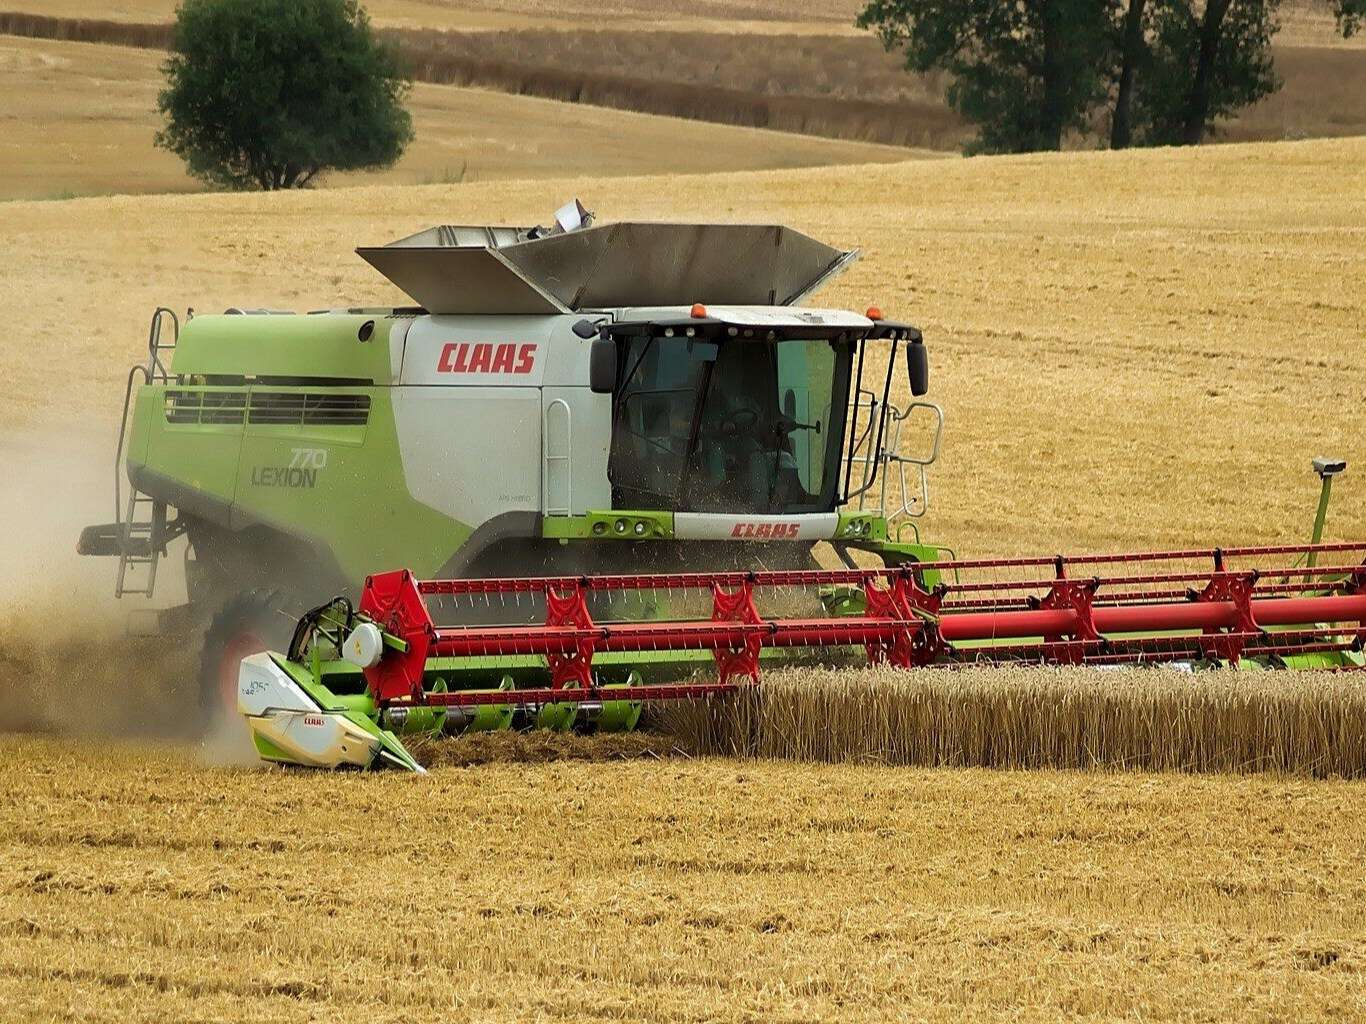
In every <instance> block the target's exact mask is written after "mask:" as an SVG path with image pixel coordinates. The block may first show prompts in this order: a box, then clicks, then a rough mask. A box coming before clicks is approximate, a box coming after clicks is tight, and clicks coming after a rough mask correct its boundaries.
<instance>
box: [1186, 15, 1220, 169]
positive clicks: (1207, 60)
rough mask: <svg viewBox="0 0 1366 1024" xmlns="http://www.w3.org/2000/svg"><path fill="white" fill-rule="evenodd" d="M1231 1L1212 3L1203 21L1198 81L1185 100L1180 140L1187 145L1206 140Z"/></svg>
mask: <svg viewBox="0 0 1366 1024" xmlns="http://www.w3.org/2000/svg"><path fill="white" fill-rule="evenodd" d="M1231 2H1232V0H1209V2H1208V3H1207V4H1206V5H1205V17H1204V19H1203V20H1202V21H1201V22H1200V57H1199V63H1197V64H1196V66H1195V78H1194V79H1193V80H1192V81H1191V91H1190V95H1189V97H1187V100H1186V116H1185V119H1184V123H1183V124H1182V126H1181V141H1182V142H1183V143H1184V144H1185V145H1187V146H1198V145H1199V144H1200V142H1201V140H1202V139H1204V137H1205V124H1206V122H1207V121H1208V120H1209V105H1210V96H1211V94H1212V92H1213V90H1214V62H1215V60H1216V59H1217V58H1218V56H1219V43H1220V42H1221V41H1222V37H1223V34H1224V15H1226V14H1227V13H1228V9H1229V5H1230V3H1231Z"/></svg>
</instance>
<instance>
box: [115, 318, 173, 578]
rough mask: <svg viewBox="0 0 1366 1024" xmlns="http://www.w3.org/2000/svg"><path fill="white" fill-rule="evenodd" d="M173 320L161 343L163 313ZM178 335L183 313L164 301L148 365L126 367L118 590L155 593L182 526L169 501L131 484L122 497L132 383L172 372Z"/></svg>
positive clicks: (118, 460) (118, 467)
mask: <svg viewBox="0 0 1366 1024" xmlns="http://www.w3.org/2000/svg"><path fill="white" fill-rule="evenodd" d="M167 317H169V318H170V320H171V331H172V336H171V341H170V343H169V344H163V342H162V340H161V325H162V323H163V321H164V319H165V318H167ZM179 340H180V318H179V317H177V316H176V314H175V312H174V311H173V310H170V309H167V308H166V307H165V306H159V307H157V310H156V312H154V313H153V314H152V324H151V326H150V327H149V328H148V331H147V365H146V366H143V365H141V364H139V365H137V366H134V367H133V368H132V369H131V370H130V371H129V372H128V386H127V388H126V389H125V391H124V394H123V419H122V420H121V421H120V424H119V443H118V448H117V449H116V450H115V452H114V514H115V515H117V516H119V517H120V518H119V519H118V522H117V524H116V525H117V529H118V546H119V571H118V576H117V577H116V578H115V580H114V596H115V597H123V596H124V595H125V594H140V595H142V596H144V597H151V596H152V592H153V590H155V589H156V581H157V563H158V562H159V561H160V559H161V556H162V554H164V553H165V551H166V542H167V541H169V540H171V539H172V538H173V537H174V536H176V535H178V534H179V532H180V531H179V530H175V531H172V532H170V533H168V531H167V529H166V503H165V502H164V501H158V500H156V499H155V498H152V497H150V496H149V495H146V494H143V493H141V492H140V491H139V490H138V489H137V488H136V487H134V486H132V484H129V488H128V502H127V504H126V505H123V504H122V503H121V502H120V492H121V490H122V481H123V476H122V473H123V465H122V462H123V445H124V440H125V436H126V434H127V430H128V410H129V407H130V406H131V404H132V398H133V383H134V381H136V380H137V378H138V377H139V376H141V377H142V379H143V382H144V383H146V384H154V383H161V384H165V383H167V382H169V381H170V379H171V375H170V372H169V371H168V370H167V369H166V365H165V363H163V362H162V359H161V355H162V353H163V352H173V351H175V346H176V343H177V342H178V341H179Z"/></svg>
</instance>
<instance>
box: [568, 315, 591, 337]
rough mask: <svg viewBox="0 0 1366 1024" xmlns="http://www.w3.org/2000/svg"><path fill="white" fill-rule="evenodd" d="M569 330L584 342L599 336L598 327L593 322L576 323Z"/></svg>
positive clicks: (582, 321) (580, 321) (581, 321)
mask: <svg viewBox="0 0 1366 1024" xmlns="http://www.w3.org/2000/svg"><path fill="white" fill-rule="evenodd" d="M569 329H570V330H571V331H573V332H574V335H575V336H576V337H579V338H582V339H583V340H584V341H587V340H588V339H589V338H596V337H597V336H598V325H597V324H595V323H593V321H592V320H579V321H576V322H575V324H574V326H573V327H571V328H569Z"/></svg>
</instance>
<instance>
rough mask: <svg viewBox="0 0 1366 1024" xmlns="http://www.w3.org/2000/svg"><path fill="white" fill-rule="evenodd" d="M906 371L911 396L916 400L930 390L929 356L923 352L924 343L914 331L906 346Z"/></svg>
mask: <svg viewBox="0 0 1366 1024" xmlns="http://www.w3.org/2000/svg"><path fill="white" fill-rule="evenodd" d="M906 370H907V372H908V373H909V375H910V378H911V394H912V395H913V396H915V397H916V398H919V397H920V396H921V395H925V394H928V393H929V390H930V355H929V353H928V352H927V351H926V350H925V342H924V341H923V340H922V338H921V336H920V332H919V331H916V332H915V333H914V334H913V335H911V341H910V344H909V345H907V346H906Z"/></svg>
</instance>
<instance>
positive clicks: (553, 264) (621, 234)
mask: <svg viewBox="0 0 1366 1024" xmlns="http://www.w3.org/2000/svg"><path fill="white" fill-rule="evenodd" d="M531 231H532V229H529V228H504V227H492V228H486V227H452V226H443V227H435V228H429V229H428V230H426V231H422V232H420V233H418V234H416V235H412V236H411V237H409V238H404V239H401V240H399V241H397V242H392V243H390V244H389V245H385V246H380V247H370V248H361V249H357V250H356V251H357V252H358V253H359V254H360V255H361V257H363V258H364V259H365V260H366V261H367V262H369V263H370V265H371V266H373V267H374V268H375V269H376V270H378V271H379V272H380V273H381V274H383V275H384V276H385V277H387V278H388V279H389V280H390V281H392V282H393V283H394V284H395V285H397V286H398V287H399V288H401V289H402V290H403V291H404V292H405V293H406V294H407V295H409V296H410V297H411V298H412V299H413V300H414V301H415V302H417V303H419V304H420V305H422V306H423V307H425V308H426V309H427V311H428V312H429V313H435V314H439V315H465V316H479V315H510V314H524V315H534V314H550V313H564V312H569V311H572V310H580V309H613V308H617V307H622V306H685V305H690V304H692V303H694V302H709V303H715V304H716V305H731V306H751V305H757V306H787V305H791V304H793V303H796V302H799V301H800V300H802V299H803V298H805V297H806V296H808V295H810V294H811V293H812V292H814V291H815V290H816V289H817V288H819V287H820V286H821V285H823V284H824V283H825V282H827V281H829V280H830V279H831V278H832V277H834V276H835V275H836V274H838V273H840V272H841V271H842V270H844V269H845V267H847V266H848V265H849V264H850V263H852V262H853V261H854V260H855V259H857V258H858V251H857V250H853V251H850V252H845V251H844V250H841V249H836V248H834V247H833V246H829V245H826V244H825V243H824V242H818V241H816V240H815V239H814V238H810V237H808V236H806V235H804V234H802V233H801V232H800V231H793V230H792V229H791V228H785V227H780V226H778V225H758V224H604V225H602V226H600V227H590V228H583V229H581V230H578V231H570V232H566V233H560V234H554V235H548V236H543V237H539V238H531V237H528V235H529V234H530V233H531Z"/></svg>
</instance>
